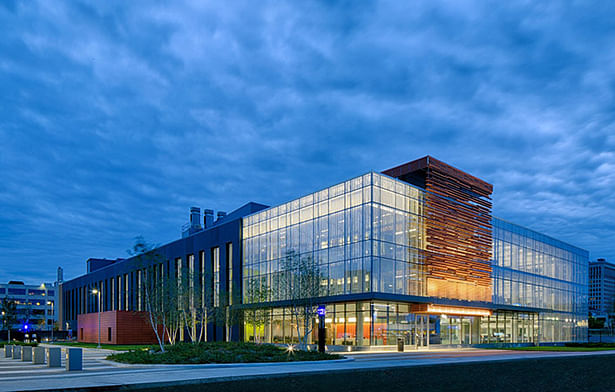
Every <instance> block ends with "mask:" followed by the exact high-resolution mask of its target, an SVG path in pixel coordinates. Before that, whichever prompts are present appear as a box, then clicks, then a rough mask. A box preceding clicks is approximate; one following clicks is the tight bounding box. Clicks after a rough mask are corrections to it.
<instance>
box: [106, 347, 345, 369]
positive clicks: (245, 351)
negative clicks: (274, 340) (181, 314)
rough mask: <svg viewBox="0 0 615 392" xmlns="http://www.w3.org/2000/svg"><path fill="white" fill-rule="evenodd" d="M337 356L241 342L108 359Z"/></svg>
mask: <svg viewBox="0 0 615 392" xmlns="http://www.w3.org/2000/svg"><path fill="white" fill-rule="evenodd" d="M338 358H339V356H338V355H334V354H326V353H319V352H316V351H300V350H292V351H289V350H286V349H284V348H281V347H277V346H273V345H270V344H255V343H243V342H202V343H196V344H194V343H178V344H175V345H169V346H165V352H164V353H163V352H161V351H160V350H143V349H142V350H131V351H129V352H125V353H118V354H112V355H110V356H108V357H107V359H110V360H113V361H117V362H123V363H145V364H154V363H158V364H200V363H247V362H293V361H321V360H331V359H338Z"/></svg>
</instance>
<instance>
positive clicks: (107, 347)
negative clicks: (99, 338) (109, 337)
mask: <svg viewBox="0 0 615 392" xmlns="http://www.w3.org/2000/svg"><path fill="white" fill-rule="evenodd" d="M50 344H54V345H57V346H69V347H83V348H96V347H97V346H98V344H96V343H81V342H54V343H50ZM151 347H152V345H151V344H101V345H100V348H103V349H105V350H114V351H130V350H148V349H149V348H151Z"/></svg>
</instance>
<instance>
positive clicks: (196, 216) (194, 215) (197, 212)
mask: <svg viewBox="0 0 615 392" xmlns="http://www.w3.org/2000/svg"><path fill="white" fill-rule="evenodd" d="M190 228H193V229H200V228H201V209H200V208H199V207H190Z"/></svg>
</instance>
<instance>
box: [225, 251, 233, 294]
mask: <svg viewBox="0 0 615 392" xmlns="http://www.w3.org/2000/svg"><path fill="white" fill-rule="evenodd" d="M226 276H227V281H228V283H227V289H228V304H229V305H232V304H233V243H232V242H229V243H227V244H226Z"/></svg>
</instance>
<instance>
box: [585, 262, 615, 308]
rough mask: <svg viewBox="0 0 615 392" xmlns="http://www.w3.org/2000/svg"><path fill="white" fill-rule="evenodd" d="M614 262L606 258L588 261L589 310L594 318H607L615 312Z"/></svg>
mask: <svg viewBox="0 0 615 392" xmlns="http://www.w3.org/2000/svg"><path fill="white" fill-rule="evenodd" d="M614 306H615V264H611V263H609V262H607V261H606V259H597V260H596V261H591V262H590V263H589V311H590V312H591V313H592V315H593V316H594V317H596V318H605V319H608V315H609V314H613V313H615V309H614Z"/></svg>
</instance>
